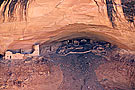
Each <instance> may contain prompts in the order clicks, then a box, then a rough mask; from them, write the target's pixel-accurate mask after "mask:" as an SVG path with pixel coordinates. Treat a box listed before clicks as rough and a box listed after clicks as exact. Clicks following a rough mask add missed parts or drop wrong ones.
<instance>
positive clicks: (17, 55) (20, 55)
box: [4, 44, 40, 60]
mask: <svg viewBox="0 0 135 90" xmlns="http://www.w3.org/2000/svg"><path fill="white" fill-rule="evenodd" d="M32 51H33V52H31V53H30V54H27V53H25V52H22V51H21V50H20V52H19V51H18V52H16V51H13V50H7V51H6V52H5V57H4V59H8V60H9V59H24V57H32V56H39V54H40V53H39V44H35V45H34V46H33V48H32Z"/></svg>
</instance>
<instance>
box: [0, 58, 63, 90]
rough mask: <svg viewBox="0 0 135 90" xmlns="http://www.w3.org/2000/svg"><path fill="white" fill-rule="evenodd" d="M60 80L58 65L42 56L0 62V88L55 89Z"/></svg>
mask: <svg viewBox="0 0 135 90" xmlns="http://www.w3.org/2000/svg"><path fill="white" fill-rule="evenodd" d="M62 80H63V75H62V72H61V70H60V67H59V66H56V65H54V64H53V63H51V62H49V61H47V60H46V59H45V58H43V57H39V58H38V57H35V58H28V59H26V60H14V61H1V62H0V89H1V90H57V88H58V87H59V85H60V84H61V82H62Z"/></svg>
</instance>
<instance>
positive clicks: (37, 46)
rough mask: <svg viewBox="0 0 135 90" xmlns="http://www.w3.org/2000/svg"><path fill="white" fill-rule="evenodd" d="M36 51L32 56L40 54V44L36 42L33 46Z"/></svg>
mask: <svg viewBox="0 0 135 90" xmlns="http://www.w3.org/2000/svg"><path fill="white" fill-rule="evenodd" d="M33 49H34V52H33V53H32V56H39V54H40V53H39V44H36V45H34V46H33Z"/></svg>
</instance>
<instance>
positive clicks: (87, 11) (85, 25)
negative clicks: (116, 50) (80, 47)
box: [0, 0, 135, 54]
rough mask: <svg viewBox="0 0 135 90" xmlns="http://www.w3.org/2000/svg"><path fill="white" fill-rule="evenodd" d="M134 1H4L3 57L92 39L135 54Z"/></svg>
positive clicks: (0, 20) (0, 5) (0, 21)
mask: <svg viewBox="0 0 135 90" xmlns="http://www.w3.org/2000/svg"><path fill="white" fill-rule="evenodd" d="M134 4H135V1H134V0H115V1H113V0H1V1H0V53H1V54H3V53H4V51H5V50H7V49H20V48H23V49H29V48H31V46H32V45H33V44H34V43H44V42H51V41H59V40H61V39H67V38H72V37H93V38H96V39H103V40H106V41H109V42H111V43H114V44H117V45H118V46H119V47H121V48H126V49H130V50H135V40H134V38H135V32H134V31H135V28H134V15H135V12H134V11H135V5H134Z"/></svg>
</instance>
